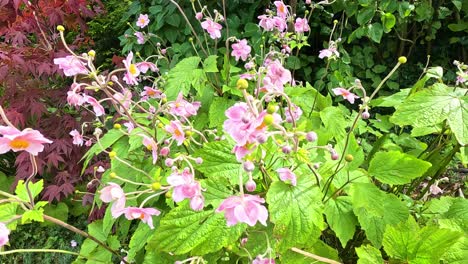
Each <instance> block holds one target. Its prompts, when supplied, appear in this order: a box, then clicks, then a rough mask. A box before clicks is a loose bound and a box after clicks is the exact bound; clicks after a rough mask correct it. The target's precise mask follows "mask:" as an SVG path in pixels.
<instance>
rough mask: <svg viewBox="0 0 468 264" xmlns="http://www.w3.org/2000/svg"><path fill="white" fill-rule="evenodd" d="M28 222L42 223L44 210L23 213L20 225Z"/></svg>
mask: <svg viewBox="0 0 468 264" xmlns="http://www.w3.org/2000/svg"><path fill="white" fill-rule="evenodd" d="M30 221H37V222H44V209H43V208H39V209H33V210H28V211H26V212H24V213H23V216H22V217H21V224H24V223H27V222H30Z"/></svg>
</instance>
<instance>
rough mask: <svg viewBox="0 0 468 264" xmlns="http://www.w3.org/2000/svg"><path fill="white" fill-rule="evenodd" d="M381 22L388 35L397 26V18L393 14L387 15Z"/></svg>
mask: <svg viewBox="0 0 468 264" xmlns="http://www.w3.org/2000/svg"><path fill="white" fill-rule="evenodd" d="M380 20H381V21H382V24H383V26H384V31H385V33H388V32H390V31H391V30H392V28H393V27H394V26H395V24H396V17H395V16H394V15H393V14H392V13H385V14H384V15H383V16H382V17H381V18H380Z"/></svg>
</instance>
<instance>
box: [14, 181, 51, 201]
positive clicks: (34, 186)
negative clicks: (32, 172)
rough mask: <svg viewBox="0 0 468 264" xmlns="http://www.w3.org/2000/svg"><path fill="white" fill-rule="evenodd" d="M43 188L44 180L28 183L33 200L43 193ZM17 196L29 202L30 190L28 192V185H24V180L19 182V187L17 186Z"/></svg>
mask: <svg viewBox="0 0 468 264" xmlns="http://www.w3.org/2000/svg"><path fill="white" fill-rule="evenodd" d="M43 187H44V181H43V180H39V181H37V182H29V183H28V188H29V191H30V192H31V196H32V199H34V198H36V196H38V195H39V193H41V191H42V189H43ZM15 194H16V196H18V198H20V199H21V200H22V201H25V202H29V195H28V190H26V185H25V184H24V181H23V180H20V181H18V185H16V190H15Z"/></svg>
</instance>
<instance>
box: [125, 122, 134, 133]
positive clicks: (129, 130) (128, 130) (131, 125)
mask: <svg viewBox="0 0 468 264" xmlns="http://www.w3.org/2000/svg"><path fill="white" fill-rule="evenodd" d="M123 125H124V126H125V127H126V128H127V132H128V133H131V132H132V130H133V129H134V128H135V126H134V125H133V123H132V122H125V123H123Z"/></svg>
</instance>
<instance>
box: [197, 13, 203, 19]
mask: <svg viewBox="0 0 468 264" xmlns="http://www.w3.org/2000/svg"><path fill="white" fill-rule="evenodd" d="M195 18H196V19H197V20H202V18H203V14H202V12H198V13H196V14H195Z"/></svg>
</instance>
